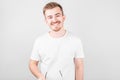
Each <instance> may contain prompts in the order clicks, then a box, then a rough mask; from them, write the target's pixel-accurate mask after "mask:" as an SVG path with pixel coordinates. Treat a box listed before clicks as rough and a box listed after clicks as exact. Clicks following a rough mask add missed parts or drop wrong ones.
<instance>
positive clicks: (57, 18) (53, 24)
mask: <svg viewBox="0 0 120 80" xmlns="http://www.w3.org/2000/svg"><path fill="white" fill-rule="evenodd" d="M44 16H45V21H46V23H47V25H48V26H49V27H50V28H51V30H52V31H55V32H57V31H60V30H61V29H62V28H63V24H64V20H65V16H64V15H63V13H62V11H61V9H60V8H59V7H55V8H52V9H47V10H46V11H45V14H44Z"/></svg>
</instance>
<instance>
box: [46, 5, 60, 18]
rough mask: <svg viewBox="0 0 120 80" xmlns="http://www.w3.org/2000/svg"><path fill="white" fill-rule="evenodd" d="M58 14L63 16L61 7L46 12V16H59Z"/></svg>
mask: <svg viewBox="0 0 120 80" xmlns="http://www.w3.org/2000/svg"><path fill="white" fill-rule="evenodd" d="M57 13H60V14H62V11H61V9H60V8H59V7H55V8H52V9H47V10H46V11H45V15H46V16H49V15H55V14H57Z"/></svg>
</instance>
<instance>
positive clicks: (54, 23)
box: [51, 21, 60, 25]
mask: <svg viewBox="0 0 120 80" xmlns="http://www.w3.org/2000/svg"><path fill="white" fill-rule="evenodd" d="M58 24H60V21H56V22H52V23H51V25H58Z"/></svg>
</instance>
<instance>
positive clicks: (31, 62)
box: [29, 59, 39, 66]
mask: <svg viewBox="0 0 120 80" xmlns="http://www.w3.org/2000/svg"><path fill="white" fill-rule="evenodd" d="M38 63H39V61H36V60H32V59H30V61H29V65H30V66H31V65H36V66H37V65H38Z"/></svg>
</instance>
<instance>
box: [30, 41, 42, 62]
mask: <svg viewBox="0 0 120 80" xmlns="http://www.w3.org/2000/svg"><path fill="white" fill-rule="evenodd" d="M38 47H39V43H38V41H37V40H36V41H35V42H34V44H33V49H32V53H31V56H30V59H32V60H36V61H39V60H40V55H39V52H38Z"/></svg>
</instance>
